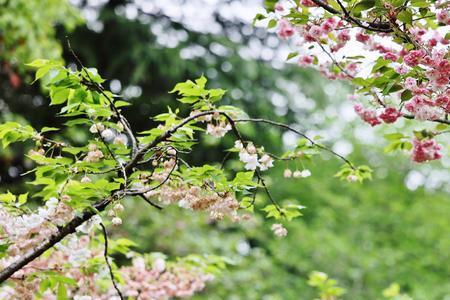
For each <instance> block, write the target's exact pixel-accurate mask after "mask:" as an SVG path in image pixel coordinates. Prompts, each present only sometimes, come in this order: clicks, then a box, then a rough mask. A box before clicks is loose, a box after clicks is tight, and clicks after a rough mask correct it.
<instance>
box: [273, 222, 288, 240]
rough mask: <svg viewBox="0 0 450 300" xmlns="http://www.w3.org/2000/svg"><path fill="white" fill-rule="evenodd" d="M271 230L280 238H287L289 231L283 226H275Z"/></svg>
mask: <svg viewBox="0 0 450 300" xmlns="http://www.w3.org/2000/svg"><path fill="white" fill-rule="evenodd" d="M271 230H272V231H273V233H274V234H275V235H276V236H278V237H285V236H286V235H287V234H288V231H287V229H286V228H284V227H283V225H281V224H273V225H272V227H271Z"/></svg>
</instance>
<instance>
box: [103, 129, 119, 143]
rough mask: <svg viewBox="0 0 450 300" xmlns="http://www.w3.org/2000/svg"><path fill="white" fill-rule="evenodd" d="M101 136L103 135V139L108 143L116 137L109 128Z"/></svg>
mask: <svg viewBox="0 0 450 300" xmlns="http://www.w3.org/2000/svg"><path fill="white" fill-rule="evenodd" d="M101 135H102V138H104V139H105V140H106V141H111V140H113V139H114V138H115V137H116V135H115V133H114V131H112V130H111V129H109V128H108V129H105V130H103V131H102V133H101Z"/></svg>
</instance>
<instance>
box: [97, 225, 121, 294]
mask: <svg viewBox="0 0 450 300" xmlns="http://www.w3.org/2000/svg"><path fill="white" fill-rule="evenodd" d="M100 226H101V227H102V232H103V237H104V239H105V250H104V252H103V256H104V257H105V261H106V264H107V265H108V269H109V275H110V277H111V281H112V284H113V286H114V288H115V289H116V291H117V294H118V295H119V297H120V299H121V300H123V299H124V298H123V295H122V292H121V291H120V289H119V287H118V286H117V283H116V280H115V278H114V272H113V269H112V266H111V263H110V262H109V258H108V233H107V231H106V227H105V225H104V224H103V223H100Z"/></svg>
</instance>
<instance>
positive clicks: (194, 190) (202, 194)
mask: <svg viewBox="0 0 450 300" xmlns="http://www.w3.org/2000/svg"><path fill="white" fill-rule="evenodd" d="M161 165H162V166H163V168H162V170H159V171H156V172H153V174H151V176H145V175H143V176H141V183H139V184H136V185H135V187H136V188H137V189H138V190H142V191H145V192H144V196H145V197H146V198H148V199H157V200H158V201H159V202H160V203H162V204H163V205H169V204H177V205H178V206H180V207H182V208H185V209H191V210H194V211H206V212H208V213H209V215H210V217H211V218H212V219H215V220H221V219H223V218H224V217H225V216H229V217H231V218H232V219H233V220H234V221H239V220H240V219H241V217H240V216H239V215H238V214H237V210H238V209H239V202H238V201H237V200H236V198H235V197H234V195H233V193H231V192H229V191H225V192H217V191H215V190H214V188H213V187H210V186H208V185H206V188H204V187H200V186H197V185H191V184H189V183H187V182H185V181H182V180H177V179H174V178H172V177H171V176H170V174H171V172H173V170H174V169H175V167H176V161H175V159H173V158H171V159H168V160H165V161H162V162H161ZM149 182H150V183H154V182H156V183H158V184H162V183H164V184H163V185H161V186H159V188H157V189H155V188H152V187H151V186H150V185H147V183H149Z"/></svg>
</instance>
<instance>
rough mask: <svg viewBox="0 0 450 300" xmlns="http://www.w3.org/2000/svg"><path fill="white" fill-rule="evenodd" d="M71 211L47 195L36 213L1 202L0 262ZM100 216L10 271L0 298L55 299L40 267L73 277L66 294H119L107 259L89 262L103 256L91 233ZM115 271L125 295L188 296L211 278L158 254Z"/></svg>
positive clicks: (89, 299) (86, 298)
mask: <svg viewBox="0 0 450 300" xmlns="http://www.w3.org/2000/svg"><path fill="white" fill-rule="evenodd" d="M116 206H117V204H116ZM115 209H117V207H115ZM72 214H73V211H71V210H70V208H69V207H68V206H67V205H65V204H64V203H63V202H61V201H59V200H58V199H56V198H51V199H49V200H48V201H47V203H46V206H45V207H41V208H39V209H38V211H37V212H36V213H33V214H26V215H20V216H15V215H12V214H11V213H10V212H8V211H7V210H6V209H5V208H4V207H3V206H1V207H0V229H1V230H0V231H1V232H3V234H5V236H4V237H2V240H7V242H8V244H9V247H8V256H6V257H4V258H2V259H0V268H2V269H3V268H5V267H7V266H8V265H10V264H11V263H12V262H14V261H15V260H17V259H19V258H20V256H21V255H24V254H25V253H28V252H29V251H30V250H31V249H32V248H33V247H35V246H36V245H38V244H39V243H41V242H43V241H44V240H45V239H47V238H48V237H49V236H50V235H51V234H53V233H55V231H56V230H57V229H56V225H59V226H61V225H63V224H64V223H65V222H67V220H69V219H70V216H71V215H72ZM50 220H51V221H52V222H50ZM100 221H101V219H100V217H99V216H94V217H93V218H91V219H90V220H89V221H87V222H85V223H84V224H83V225H81V226H79V227H78V228H77V233H75V234H71V235H70V236H69V237H68V238H67V239H66V240H65V241H64V242H61V243H59V244H57V245H56V246H55V248H54V249H52V250H51V254H50V255H44V256H41V257H39V258H38V259H36V260H34V261H32V262H31V263H30V264H28V265H27V266H26V267H24V268H22V269H20V270H19V271H17V272H16V273H14V275H13V277H12V278H13V279H15V280H13V281H11V282H10V284H9V285H3V286H2V287H1V288H0V299H36V296H37V295H41V299H44V300H56V299H59V298H58V296H57V293H58V292H57V291H56V290H53V289H52V288H51V287H49V288H47V289H44V290H42V289H41V288H40V285H41V283H42V282H43V281H44V280H46V276H45V275H43V274H44V273H42V271H52V272H55V273H57V274H58V276H63V277H66V278H67V280H71V281H73V282H74V283H75V284H70V285H67V286H66V287H65V289H66V293H67V296H68V297H69V298H70V299H76V300H94V299H99V300H102V299H104V300H107V299H108V300H113V299H116V300H117V299H119V297H118V296H117V291H116V290H115V288H114V287H113V285H112V283H111V279H110V273H109V270H108V269H107V266H106V264H104V265H101V266H100V267H99V268H98V269H96V268H93V267H89V265H92V266H94V265H95V264H92V263H93V262H95V261H96V260H98V259H100V260H103V259H104V258H103V253H104V249H103V246H102V244H101V243H98V241H95V240H96V238H95V236H94V233H95V231H94V229H95V228H96V227H97V225H98V224H99V223H100ZM2 242H3V241H2ZM91 262H92V263H91ZM36 274H37V275H39V274H40V275H43V276H35V275H36ZM118 274H120V276H121V278H122V281H121V282H122V283H121V284H119V288H120V290H121V291H122V292H123V294H124V295H125V296H127V297H132V298H133V299H147V300H150V299H158V300H159V299H161V300H163V299H171V298H173V297H189V296H192V295H193V294H194V293H195V292H198V291H200V290H202V289H204V287H205V284H206V283H207V282H208V281H211V280H212V279H213V276H212V275H211V274H209V273H206V272H204V271H202V270H201V269H199V268H195V267H192V266H188V265H185V264H178V263H171V265H170V267H166V261H165V260H164V259H161V258H159V259H156V260H155V261H154V262H153V264H152V265H151V267H148V266H146V264H145V262H144V259H143V258H142V257H141V256H139V255H137V254H136V255H135V257H134V259H133V261H132V264H131V265H130V266H122V267H120V268H119V270H118Z"/></svg>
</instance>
